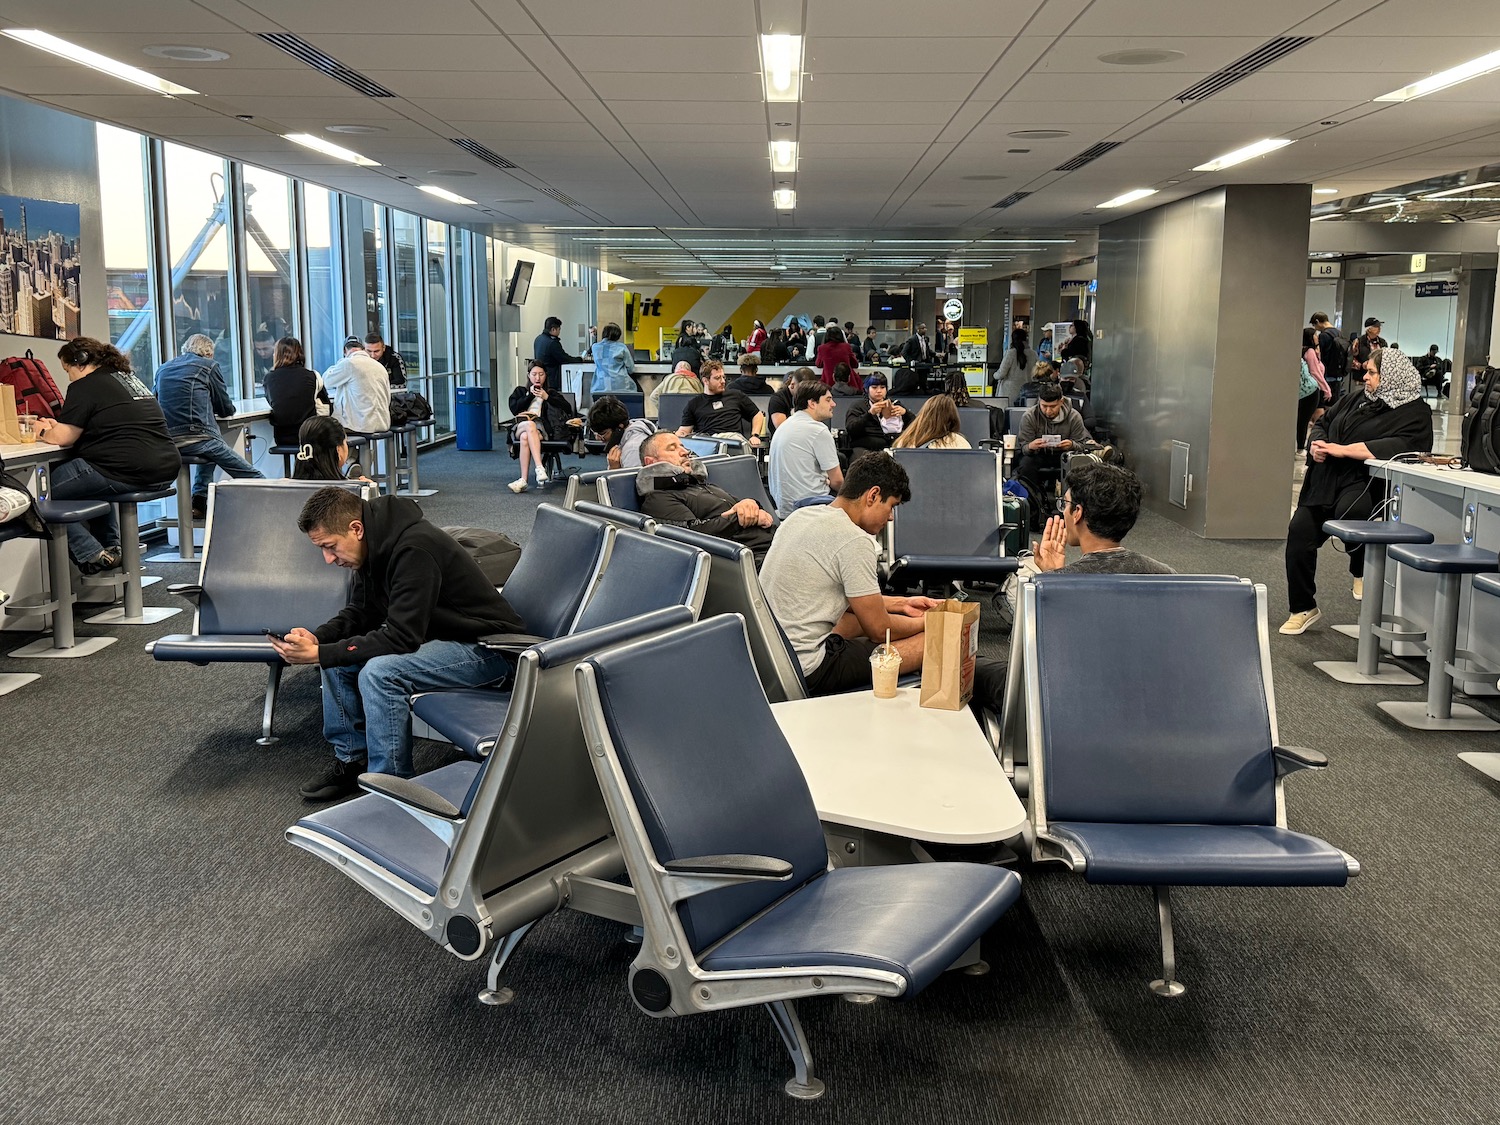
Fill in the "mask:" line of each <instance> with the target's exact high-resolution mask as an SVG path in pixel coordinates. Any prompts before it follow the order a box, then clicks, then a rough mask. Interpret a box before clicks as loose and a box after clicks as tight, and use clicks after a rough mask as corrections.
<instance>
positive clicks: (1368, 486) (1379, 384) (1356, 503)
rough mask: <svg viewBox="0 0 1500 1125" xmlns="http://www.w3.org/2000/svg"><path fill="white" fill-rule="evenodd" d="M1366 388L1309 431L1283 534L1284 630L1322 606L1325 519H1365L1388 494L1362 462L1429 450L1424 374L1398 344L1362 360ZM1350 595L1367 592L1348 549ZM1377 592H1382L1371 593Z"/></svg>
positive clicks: (1298, 629) (1311, 618)
mask: <svg viewBox="0 0 1500 1125" xmlns="http://www.w3.org/2000/svg"><path fill="white" fill-rule="evenodd" d="M1364 383H1365V390H1364V393H1363V394H1359V393H1357V392H1356V393H1351V394H1346V395H1344V397H1343V398H1341V399H1339V400H1338V401H1337V402H1336V403H1334V405H1333V406H1331V407H1329V409H1328V412H1327V413H1326V414H1324V415H1323V416H1322V417H1321V418H1319V419H1318V420H1317V421H1316V422H1314V423H1313V424H1312V428H1311V429H1310V430H1308V434H1307V438H1308V441H1307V475H1306V476H1305V477H1304V478H1303V480H1302V494H1301V496H1300V497H1299V498H1298V500H1297V510H1296V511H1295V512H1293V513H1292V523H1291V526H1290V527H1288V528H1287V533H1286V586H1287V602H1288V608H1289V609H1290V611H1291V616H1289V617H1288V618H1287V620H1286V624H1285V625H1283V626H1282V627H1281V631H1282V632H1283V633H1288V634H1296V633H1305V632H1307V629H1308V627H1309V626H1311V625H1313V624H1314V623H1315V622H1316V621H1317V620H1318V619H1319V618H1320V617H1322V616H1323V614H1322V612H1321V611H1320V610H1319V609H1318V603H1317V581H1316V579H1317V567H1318V548H1319V547H1321V546H1322V545H1323V544H1324V543H1325V542H1326V541H1327V539H1328V536H1326V535H1324V534H1323V524H1324V522H1325V521H1327V520H1367V519H1369V518H1370V514H1371V513H1372V512H1373V511H1374V510H1375V508H1376V506H1377V505H1379V504H1380V503H1381V501H1382V500H1383V499H1384V496H1385V488H1384V485H1383V484H1382V483H1381V482H1380V481H1379V480H1377V479H1376V478H1374V477H1372V476H1371V475H1370V474H1369V471H1368V470H1367V469H1366V466H1365V462H1366V461H1388V460H1390V459H1391V458H1393V457H1396V456H1397V455H1399V454H1402V453H1427V452H1430V451H1431V450H1432V411H1431V409H1429V408H1428V406H1427V404H1426V403H1425V402H1423V401H1422V377H1421V376H1420V375H1418V374H1417V369H1416V368H1415V367H1413V366H1412V362H1411V360H1410V359H1408V358H1407V357H1406V356H1405V355H1403V354H1402V353H1401V352H1399V351H1397V350H1396V349H1395V348H1381V349H1379V350H1378V351H1376V352H1375V353H1374V354H1373V355H1371V356H1370V358H1369V359H1368V360H1367V361H1366V362H1365V372H1364ZM1349 573H1350V574H1352V575H1353V576H1354V598H1355V600H1356V601H1358V600H1359V599H1360V598H1362V597H1363V596H1364V583H1365V580H1364V574H1365V552H1364V548H1362V547H1358V548H1354V549H1352V550H1350V551H1349ZM1373 596H1375V597H1379V596H1380V593H1379V591H1376V592H1375V594H1374V595H1373Z"/></svg>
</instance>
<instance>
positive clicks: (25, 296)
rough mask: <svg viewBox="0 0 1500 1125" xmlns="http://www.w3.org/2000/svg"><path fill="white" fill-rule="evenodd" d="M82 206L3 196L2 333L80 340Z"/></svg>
mask: <svg viewBox="0 0 1500 1125" xmlns="http://www.w3.org/2000/svg"><path fill="white" fill-rule="evenodd" d="M78 243H79V224H78V204H76V203H54V202H53V201H51V200H48V199H21V198H20V197H18V196H14V195H0V333H8V334H10V335H13V336H40V337H41V338H42V339H44V340H71V339H72V338H73V337H74V336H78V335H81V334H82V333H81V331H80V321H81V317H80V313H79V292H80V282H79V276H78V275H79V257H80V254H79V246H78Z"/></svg>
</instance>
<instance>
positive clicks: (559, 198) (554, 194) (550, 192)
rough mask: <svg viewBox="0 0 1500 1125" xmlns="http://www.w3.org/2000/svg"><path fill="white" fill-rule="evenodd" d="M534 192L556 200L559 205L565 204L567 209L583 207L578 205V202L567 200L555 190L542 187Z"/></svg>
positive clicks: (566, 197) (580, 204)
mask: <svg viewBox="0 0 1500 1125" xmlns="http://www.w3.org/2000/svg"><path fill="white" fill-rule="evenodd" d="M536 190H537V191H539V192H541V193H542V194H543V195H547V196H551V197H552V198H553V199H555V200H557V201H558V202H559V203H566V204H567V205H568V206H569V207H582V206H583V204H582V203H579V202H578V200H576V199H571V198H569V197H568V196H566V195H564V194H563V193H562V192H560V191H558V190H557V189H556V188H550V187H543V188H537V189H536Z"/></svg>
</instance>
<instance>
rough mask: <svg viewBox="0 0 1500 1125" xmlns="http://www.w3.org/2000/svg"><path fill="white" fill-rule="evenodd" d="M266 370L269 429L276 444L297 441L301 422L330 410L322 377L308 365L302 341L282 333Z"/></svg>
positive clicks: (330, 403) (295, 442)
mask: <svg viewBox="0 0 1500 1125" xmlns="http://www.w3.org/2000/svg"><path fill="white" fill-rule="evenodd" d="M271 364H272V366H271V370H270V371H269V372H267V373H266V378H265V389H266V402H267V403H269V404H270V407H271V429H272V431H273V432H274V436H275V438H276V444H277V445H296V444H298V442H297V434H298V432H299V431H300V430H301V428H302V423H303V422H306V421H307V420H308V419H309V418H315V417H317V416H318V415H320V414H328V413H331V412H332V410H333V400H331V399H330V398H329V397H328V392H327V391H325V390H324V389H323V380H322V379H321V378H320V377H319V375H318V373H317V372H316V371H313V370H312V369H311V368H309V367H308V366H307V356H306V354H305V353H304V352H303V350H302V341H300V340H298V339H296V338H295V337H292V336H283V337H282V338H281V339H279V340H277V341H276V354H275V355H274V356H273V357H272V360H271Z"/></svg>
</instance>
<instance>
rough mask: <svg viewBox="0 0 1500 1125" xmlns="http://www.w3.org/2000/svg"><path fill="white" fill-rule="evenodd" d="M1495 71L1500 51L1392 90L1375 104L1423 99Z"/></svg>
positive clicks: (1498, 62) (1498, 63) (1377, 99)
mask: <svg viewBox="0 0 1500 1125" xmlns="http://www.w3.org/2000/svg"><path fill="white" fill-rule="evenodd" d="M1496 70H1500V51H1491V52H1490V53H1489V54H1487V55H1480V56H1479V58H1477V59H1470V60H1469V61H1468V62H1466V63H1459V64H1458V65H1457V66H1455V67H1450V68H1448V69H1447V70H1444V71H1440V72H1438V73H1437V74H1433V75H1430V76H1429V77H1427V78H1424V79H1422V81H1420V82H1413V83H1412V84H1411V85H1410V86H1402V87H1401V89H1399V90H1392V91H1391V92H1390V93H1389V94H1381V95H1380V97H1378V98H1376V99H1375V100H1376V101H1377V102H1409V101H1411V100H1412V99H1413V98H1424V97H1426V96H1427V95H1428V94H1435V93H1437V92H1438V91H1439V90H1446V89H1448V87H1450V86H1457V85H1458V84H1459V83H1460V82H1468V81H1471V80H1472V79H1475V78H1480V77H1483V76H1484V75H1486V74H1489V73H1491V72H1492V71H1496Z"/></svg>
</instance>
